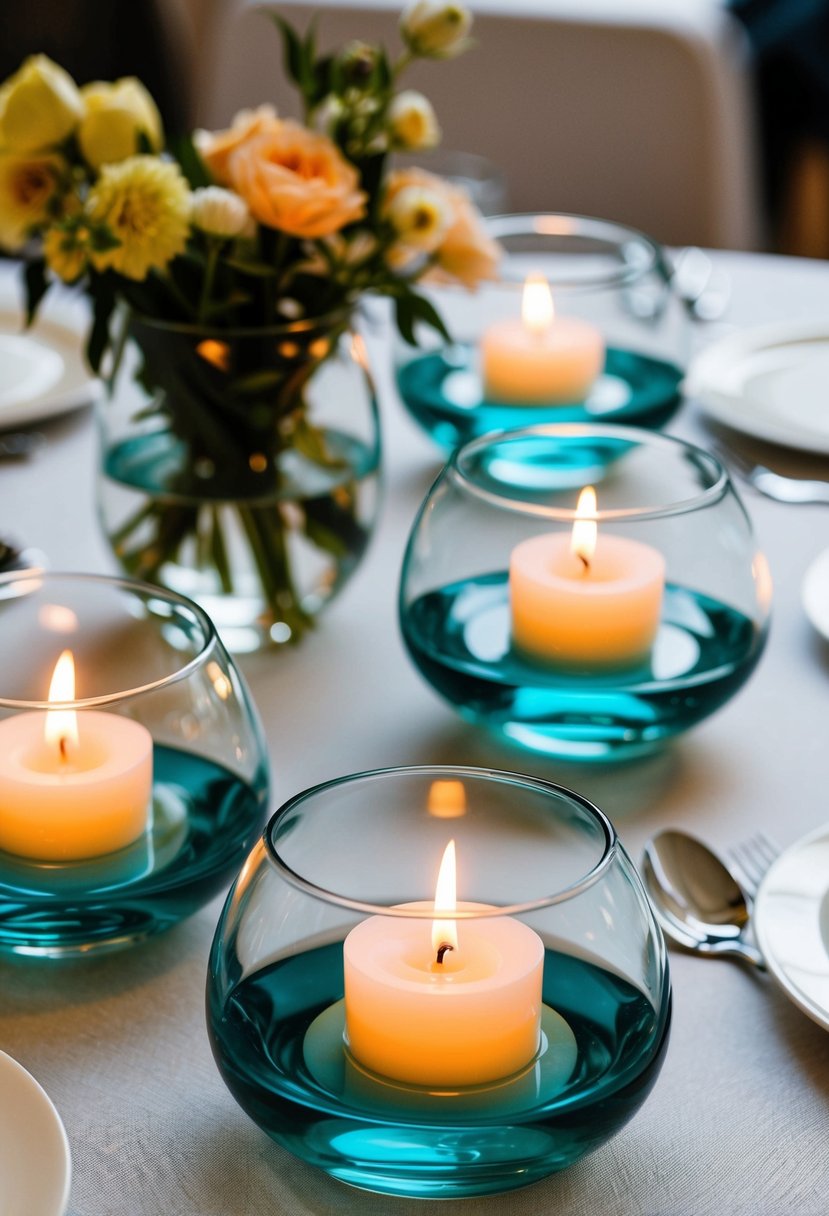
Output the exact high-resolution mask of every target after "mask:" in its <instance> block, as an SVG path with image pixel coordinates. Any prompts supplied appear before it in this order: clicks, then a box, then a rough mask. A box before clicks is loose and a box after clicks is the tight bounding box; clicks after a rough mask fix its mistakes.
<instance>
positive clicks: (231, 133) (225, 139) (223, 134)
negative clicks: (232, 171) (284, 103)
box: [193, 106, 279, 186]
mask: <svg viewBox="0 0 829 1216" xmlns="http://www.w3.org/2000/svg"><path fill="white" fill-rule="evenodd" d="M278 123H279V120H278V119H277V117H276V110H275V109H274V108H273V106H257V108H256V109H255V110H240V111H239V113H238V114H237V115H236V117H235V118H234V119H233V122H232V124H231V126H230V127H228V129H227V130H226V131H196V133H195V135H194V137H193V142H194V143H195V145H196V150H197V151H198V153H199V155H200V156H201V158H202V160H203V161H204V163H205V164H206V165H207V167H208V169H209V170H210V172H211V173H212V174H213V177H214V178H215V179H216V181H217V182H218V183H219V184H220V185H222V186H226V185H227V184H228V181H229V180H230V179H229V177H228V171H227V162H228V160H229V159H230V155H231V153H232V152H235V151H236V149H237V148H239V147H241V146H242V144H244V143H245V142H246V141H247V140H249V139H252V138H253V137H254V136H255V135H261V134H262V132H263V131H267V130H268V129H269V128H270V126H271V125H278Z"/></svg>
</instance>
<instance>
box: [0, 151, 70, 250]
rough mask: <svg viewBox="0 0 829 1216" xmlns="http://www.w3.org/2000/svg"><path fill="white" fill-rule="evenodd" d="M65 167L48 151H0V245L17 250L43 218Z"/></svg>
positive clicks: (59, 159) (45, 217) (60, 159)
mask: <svg viewBox="0 0 829 1216" xmlns="http://www.w3.org/2000/svg"><path fill="white" fill-rule="evenodd" d="M65 167H66V166H65V162H64V161H63V160H62V158H61V157H59V156H55V155H53V154H51V153H30V154H29V155H28V156H27V155H22V154H21V155H18V154H16V153H5V154H0V247H2V248H4V249H8V250H15V249H19V248H20V247H21V245H23V244H24V242H25V240H26V237H27V236H28V235H29V233H30V232H31V231H32V230H33V229H36V228H37V227H38V226H39V225H41V224H42V223H43V222H44V221H45V220H46V219H47V217H48V212H49V203H50V201H51V199H52V197H53V195H54V194H55V191H56V190H57V188H58V184H59V182H60V178H61V175H62V174H63V172H64V170H65Z"/></svg>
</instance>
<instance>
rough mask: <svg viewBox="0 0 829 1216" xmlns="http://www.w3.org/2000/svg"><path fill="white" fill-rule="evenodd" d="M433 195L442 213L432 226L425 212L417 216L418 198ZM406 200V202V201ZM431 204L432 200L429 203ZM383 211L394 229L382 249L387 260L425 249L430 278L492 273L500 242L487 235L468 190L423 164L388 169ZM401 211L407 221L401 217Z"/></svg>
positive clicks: (401, 261)
mask: <svg viewBox="0 0 829 1216" xmlns="http://www.w3.org/2000/svg"><path fill="white" fill-rule="evenodd" d="M424 199H430V200H431V199H435V200H437V205H439V207H440V209H441V211H442V213H443V219H442V221H441V223H440V225H439V226H438V224H437V223H435V226H434V228H432V227H431V226H430V224H429V223H428V222H427V219H426V214H425V211H424V215H423V216H422V217H420V218H419V219H418V217H417V214H416V212H417V205H418V200H424ZM410 204H411V205H410ZM430 205H432V204H430ZM383 214H384V216H386V217H387V218H388V219H389V220H390V222H391V223H392V224H393V225H394V227H395V229H396V230H397V232H398V233H399V234H400V240H399V242H398V243H397V244H396V245H393V246H392V247H391V249H389V251H388V259H389V263H390V265H391V266H393V267H394V268H396V269H400V268H401V267H407V266H408V265H409V264H410V263H411V262H413V261H415V260H416V259H417V258H418V257H419V256H420V255H422V254H423V253H424V252H428V253H430V254H431V256H432V259H433V265H432V266H431V267H430V269H429V272H428V278H429V279H431V280H433V281H434V280H440V281H442V282H460V283H463V285H464V286H465V287H469V288H473V287H475V286H477V284H478V283H479V281H480V280H481V279H493V278H495V272H496V269H497V266H498V259H499V257H500V248H499V246H498V245H497V243H496V242H495V241H493V239H492V237H491V236H489V235H488V233H487V231H486V229H485V227H484V225H483V221H482V220H481V217H480V215H479V214H478V212H477V211H476V209H475V207H474V206H473V205H472V203H471V202H470V201H469V197H468V195H467V194H466V193H465V192H464V191H463V190H461V189H459V188H458V187H457V186H452V185H450V183H449V182H447V181H446V180H445V179H444V178H441V177H437V176H436V175H435V174H434V173H427V171H426V170H425V169H399V170H397V171H396V172H394V173H390V174H389V179H388V183H387V186H386V193H385V197H384V200H383ZM406 215H410V216H412V217H413V222H411V223H409V224H408V228H407V225H406V223H405V217H406Z"/></svg>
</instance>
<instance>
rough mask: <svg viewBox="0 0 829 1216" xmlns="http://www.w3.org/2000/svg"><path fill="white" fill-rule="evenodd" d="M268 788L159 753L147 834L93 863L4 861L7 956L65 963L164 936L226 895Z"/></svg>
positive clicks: (259, 821) (1, 890)
mask: <svg viewBox="0 0 829 1216" xmlns="http://www.w3.org/2000/svg"><path fill="white" fill-rule="evenodd" d="M266 810H267V782H266V779H265V774H264V773H261V774H260V775H259V776H258V777H257V779H256V781H255V782H254V783H253V784H248V783H247V782H245V781H242V780H240V778H239V777H237V776H236V775H235V774H233V773H231V772H229V771H228V770H227V769H225V768H222V767H220V766H219V765H217V764H214V763H213V762H212V761H210V760H206V759H204V758H203V757H201V756H195V755H192V754H190V753H188V752H182V751H178V750H176V749H175V748H170V747H162V746H159V745H158V744H156V746H155V749H154V752H153V815H152V824H151V827H150V830H149V831H148V832H147V834H146V835H145V836H144V837H142V838H140V839H139V840H137V841H135V842H134V843H133V844H131V845H129V846H128V847H127V848H125V849H120V850H119V851H118V852H116V853H109V854H106V855H105V856H103V857H96V858H91V859H89V860H87V861H76V862H67V863H58V862H35V861H29V860H27V859H26V858H22V857H15V856H13V855H12V854H10V853H4V852H0V950H10V951H13V952H17V953H21V954H42V955H61V954H70V953H74V952H76V951H79V950H81V949H85V948H87V947H110V948H111V947H117V946H119V945H124V944H126V943H127V942H130V941H134V940H136V939H138V938H142V937H146V936H148V935H150V934H153V933H158V932H161V931H162V930H164V929H167V928H169V927H170V926H171V925H174V924H175V923H176V922H177V921H180V920H182V919H184V917H186V916H190V915H191V913H193V912H195V911H196V910H197V909H198V908H200V907H202V906H203V904H205V903H207V901H208V900H210V899H212V897H213V896H214V895H216V894H217V893H218V892H220V891H222V890H224V889H225V888H226V886H227V885H228V883H229V882H230V880H231V879H232V878H233V877H235V875H236V872H237V871H238V869H239V867H240V866H241V864H242V862H243V860H244V858H245V857H246V856H247V854H248V852H249V851H250V849H251V848H252V847H253V844H254V842H255V840H256V839H257V837H258V836H259V834H260V832H261V830H262V827H263V824H264V819H265V814H266Z"/></svg>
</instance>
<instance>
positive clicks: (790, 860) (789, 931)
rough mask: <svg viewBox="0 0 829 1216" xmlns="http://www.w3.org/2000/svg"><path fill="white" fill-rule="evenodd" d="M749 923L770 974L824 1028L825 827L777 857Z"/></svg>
mask: <svg viewBox="0 0 829 1216" xmlns="http://www.w3.org/2000/svg"><path fill="white" fill-rule="evenodd" d="M753 921H754V928H755V932H756V934H757V943H758V945H759V947H760V949H761V950H762V952H763V954H764V955H765V958H766V962H767V963H768V967H769V971H770V972H771V974H772V975H773V976H774V978H775V979H776V980H777V982H778V984H780V986H781V988H782V989H783V991H784V992H785V993H786V995H787V996H788V997H789V998H790V999H791V1000H792V1001H794V1003H795V1005H797V1006H798V1007H799V1008H800V1009H802V1010H803V1012H804V1013H807V1014H808V1015H809V1017H810V1018H814V1020H815V1021H816V1022H817V1023H818V1024H819V1025H821V1026H823V1027H824V1028H825V1029H826V1030H829V824H824V825H823V827H820V828H818V829H817V831H815V832H812V833H810V834H809V835H808V836H805V837H804V838H803V839H802V840H799V841H798V842H797V843H796V844H793V845H792V846H791V848H789V849H787V850H786V851H785V853H783V854H781V856H780V857H778V859H777V861H775V863H774V864H773V865H772V867H771V869H770V870H769V872H768V874H767V875H766V877H765V878H764V879H763V883H762V885H761V887H760V890H759V891H758V893H757V902H756V904H755V906H754V913H753Z"/></svg>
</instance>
